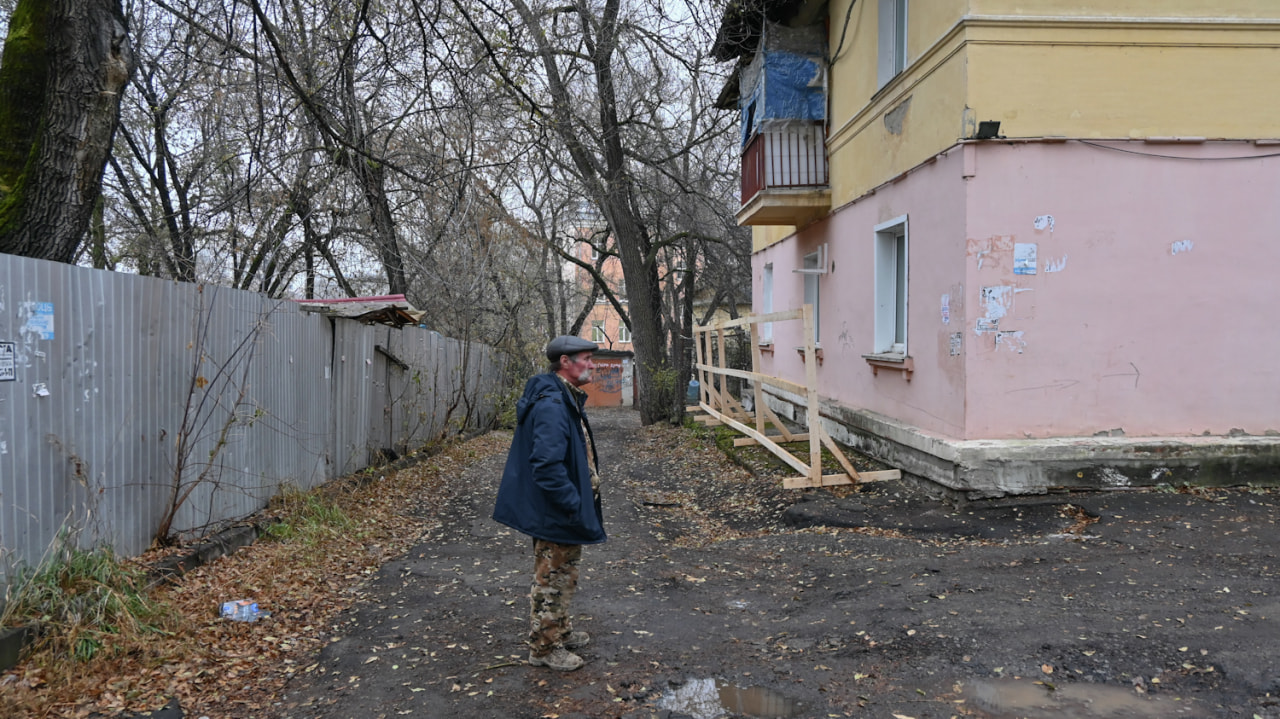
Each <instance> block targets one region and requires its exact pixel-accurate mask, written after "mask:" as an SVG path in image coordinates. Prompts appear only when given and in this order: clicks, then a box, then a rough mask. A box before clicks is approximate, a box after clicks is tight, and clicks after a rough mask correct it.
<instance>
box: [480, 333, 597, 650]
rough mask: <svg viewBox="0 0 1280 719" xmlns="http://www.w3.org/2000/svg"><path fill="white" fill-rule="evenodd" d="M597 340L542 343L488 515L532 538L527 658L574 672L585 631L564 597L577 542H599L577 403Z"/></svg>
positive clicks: (570, 588) (592, 477)
mask: <svg viewBox="0 0 1280 719" xmlns="http://www.w3.org/2000/svg"><path fill="white" fill-rule="evenodd" d="M595 350H596V346H595V345H594V344H592V343H591V342H588V341H586V340H584V339H582V338H580V337H571V336H568V335H562V336H560V337H557V338H555V339H554V340H551V342H550V343H549V344H547V359H548V360H550V361H551V367H550V371H549V372H547V373H545V374H540V375H535V376H534V377H533V378H531V379H530V380H529V381H528V382H527V383H526V384H525V386H524V395H523V396H522V397H520V401H519V402H517V403H516V422H517V424H516V433H515V437H514V438H513V439H512V441H511V451H510V452H509V453H508V454H507V466H506V469H504V470H503V472H502V485H501V486H500V487H499V488H498V500H497V503H496V506H495V507H494V510H493V518H494V519H495V520H497V521H498V522H501V523H502V524H505V525H507V526H508V527H511V528H512V529H515V530H517V531H519V532H522V533H524V534H527V535H529V536H530V537H532V538H533V554H534V569H533V586H532V587H531V588H530V590H529V603H530V611H529V622H530V629H529V664H531V665H533V666H535V667H551V668H552V669H559V670H561V671H573V670H574V669H577V668H579V667H581V666H582V657H579V656H578V655H577V654H574V653H573V652H572V651H570V650H571V649H576V648H579V647H582V646H585V645H586V644H587V643H588V642H589V641H591V637H590V636H588V635H587V633H586V632H575V631H573V627H572V616H571V614H570V609H569V604H570V601H571V600H572V599H573V593H574V591H575V590H576V589H577V586H578V562H579V560H580V559H581V557H582V545H584V544H599V543H600V542H603V541H605V539H606V537H605V533H604V524H603V521H602V519H601V513H600V475H599V465H598V463H597V461H596V450H595V439H594V438H593V437H592V436H591V425H590V424H588V422H587V415H586V413H585V412H584V411H583V406H584V405H585V403H586V400H587V393H586V392H585V391H584V390H582V389H581V387H582V386H583V385H585V384H587V383H588V382H590V381H591V370H593V369H595V363H594V362H592V361H591V353H592V352H594V351H595Z"/></svg>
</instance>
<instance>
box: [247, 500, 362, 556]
mask: <svg viewBox="0 0 1280 719" xmlns="http://www.w3.org/2000/svg"><path fill="white" fill-rule="evenodd" d="M272 507H273V509H274V510H276V511H278V512H280V514H281V515H282V516H281V520H280V521H279V522H277V523H276V524H273V525H271V526H270V527H268V528H267V531H266V536H267V538H269V539H274V540H277V541H296V542H300V543H302V544H304V545H306V546H315V545H317V544H320V543H322V542H324V541H325V540H327V539H330V538H332V537H335V536H337V535H339V534H342V533H344V532H347V531H349V530H351V528H352V527H353V526H354V522H352V520H351V518H350V517H349V516H348V515H347V513H346V512H345V511H343V509H342V507H340V506H338V503H337V502H334V501H333V500H332V499H330V498H328V497H325V496H323V494H322V493H321V492H320V491H319V490H313V491H310V492H305V493H304V492H302V491H301V490H299V489H298V488H297V487H286V488H285V489H284V490H283V491H281V493H280V494H279V495H277V496H276V497H275V498H274V499H273V500H272Z"/></svg>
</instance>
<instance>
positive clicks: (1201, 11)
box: [915, 0, 1280, 18]
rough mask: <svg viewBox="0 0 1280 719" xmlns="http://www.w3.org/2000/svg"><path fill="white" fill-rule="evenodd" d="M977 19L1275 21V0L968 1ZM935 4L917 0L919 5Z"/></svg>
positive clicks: (925, 0)
mask: <svg viewBox="0 0 1280 719" xmlns="http://www.w3.org/2000/svg"><path fill="white" fill-rule="evenodd" d="M968 1H969V6H970V9H969V12H970V13H972V14H975V15H1023V16H1036V17H1050V16H1055V15H1056V16H1071V17H1143V18H1155V17H1165V18H1274V17H1277V14H1278V13H1280V8H1277V7H1276V3H1275V2H1274V0H1030V1H1028V0H968ZM932 2H933V0H915V4H916V5H922V4H923V3H932Z"/></svg>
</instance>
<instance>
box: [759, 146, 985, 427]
mask: <svg viewBox="0 0 1280 719" xmlns="http://www.w3.org/2000/svg"><path fill="white" fill-rule="evenodd" d="M961 168H962V161H961V153H960V152H959V150H956V151H953V152H951V153H949V154H948V155H947V156H943V157H940V158H939V160H938V161H937V162H936V163H934V164H931V165H926V166H924V167H922V168H920V169H918V170H916V171H915V172H913V173H912V174H911V175H910V176H909V177H908V178H907V179H906V180H903V181H902V182H899V183H896V184H893V185H888V186H885V187H883V188H881V189H880V190H879V191H877V192H876V193H875V194H874V195H871V196H869V197H866V198H863V199H862V200H860V201H858V202H856V203H853V204H851V205H849V206H846V207H845V208H843V209H841V210H839V211H838V212H836V213H834V214H833V215H832V216H831V217H829V218H828V219H826V220H824V221H822V222H820V223H816V224H814V225H811V226H810V227H808V228H806V229H805V230H803V231H801V232H800V233H799V234H798V235H797V236H796V237H794V238H791V239H788V240H786V241H784V242H781V243H778V244H777V245H774V246H772V247H769V248H767V249H765V250H762V251H761V252H758V253H756V255H755V256H754V257H753V258H752V269H753V272H754V275H755V277H754V282H753V291H754V293H755V295H754V298H753V302H754V307H755V308H757V311H758V310H759V308H760V307H761V284H762V276H763V268H764V265H765V264H766V263H770V262H772V263H773V266H774V274H773V277H774V296H773V309H774V311H779V312H780V311H783V310H787V309H791V308H795V307H799V306H801V305H802V304H803V301H804V275H800V274H796V273H794V272H792V270H793V269H795V268H797V267H800V266H802V263H803V259H804V256H805V255H806V254H807V253H810V252H813V251H815V250H816V249H817V247H818V246H819V245H821V244H822V243H824V242H825V243H827V246H828V258H829V260H830V262H831V263H832V265H834V269H832V270H831V271H830V273H829V274H827V275H821V276H820V279H819V287H820V289H819V292H820V294H821V307H820V317H819V321H820V324H821V341H820V344H821V346H822V352H823V363H822V365H821V366H820V367H819V369H818V383H819V388H820V389H819V392H820V393H821V394H822V395H823V396H824V397H830V398H834V399H837V400H839V401H841V402H843V403H844V404H846V405H849V406H851V407H855V408H859V409H867V410H871V411H873V412H878V413H881V414H885V415H889V416H891V417H894V418H897V419H899V420H901V421H904V422H907V423H909V424H912V425H914V426H916V427H919V428H921V429H924V430H927V431H930V432H934V433H937V434H942V435H946V436H954V437H959V436H962V435H963V432H964V421H965V414H964V413H965V400H964V387H965V376H964V366H965V361H966V358H965V356H964V355H963V353H961V354H959V355H956V356H952V355H951V354H950V349H949V348H950V334H951V333H952V332H960V331H963V329H964V328H963V325H962V322H961V320H962V317H963V308H962V304H963V302H964V301H965V298H964V293H963V282H964V272H965V269H964V257H965V247H966V245H965V235H964V212H965V195H964V185H963V183H962V182H961V180H960V175H961ZM904 214H905V215H909V217H908V233H909V237H908V244H909V248H908V254H909V257H910V267H909V272H910V277H909V278H908V286H909V297H908V309H907V317H908V320H907V323H908V326H907V335H908V339H907V342H908V348H907V349H908V353H909V354H910V355H911V356H912V357H913V358H915V362H916V372H915V374H914V375H913V377H912V380H911V381H910V382H908V381H906V380H905V379H904V377H903V375H902V373H900V372H896V371H887V370H883V369H882V370H880V371H879V374H873V373H872V369H871V366H870V365H868V364H867V363H866V361H865V360H864V359H863V358H862V355H863V354H866V353H870V352H872V351H873V346H872V341H873V333H874V327H875V314H874V305H875V294H874V293H875V272H874V265H873V259H874V252H875V249H874V248H875V230H874V228H875V226H876V225H878V224H880V223H881V222H885V221H888V220H892V219H894V218H896V217H898V216H900V215H904ZM944 294H949V295H950V296H951V298H952V299H951V305H950V312H951V319H950V324H949V325H948V324H944V323H943V321H942V311H941V297H942V295H944ZM800 330H801V327H800V322H799V321H795V322H787V323H775V325H774V346H775V353H774V355H773V357H772V358H769V357H768V356H767V355H766V357H765V368H764V369H765V371H766V372H776V373H778V374H779V375H780V376H782V377H786V378H788V379H791V380H793V381H797V382H803V381H804V362H803V361H802V358H801V357H800V355H799V353H797V352H796V351H795V348H796V347H798V346H801V345H802V340H801V334H800Z"/></svg>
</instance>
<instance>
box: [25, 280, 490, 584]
mask: <svg viewBox="0 0 1280 719" xmlns="http://www.w3.org/2000/svg"><path fill="white" fill-rule="evenodd" d="M0 343H4V344H0V560H2V561H0V584H3V583H4V581H5V578H6V577H7V576H8V575H9V573H10V571H11V570H12V569H13V567H14V566H16V565H18V564H34V563H37V562H38V561H40V559H41V558H42V557H43V556H44V554H45V552H46V550H47V549H48V548H49V547H50V546H52V545H53V543H54V541H55V539H56V537H57V534H58V532H59V531H60V530H63V529H67V530H68V531H74V532H75V533H76V536H77V537H78V539H79V541H80V544H81V545H83V546H88V545H92V544H97V543H103V542H105V543H109V544H110V545H111V546H113V547H114V548H115V549H116V550H117V551H119V552H121V553H124V554H137V553H140V552H142V551H143V550H145V549H146V548H147V547H148V546H149V544H150V542H151V540H152V537H153V536H154V535H155V534H156V531H157V529H158V528H159V527H160V524H161V521H162V519H163V518H164V517H165V516H166V515H167V514H168V513H169V512H170V509H171V508H172V507H173V506H174V502H173V496H174V492H175V491H177V492H178V493H180V494H181V493H183V492H187V491H189V492H190V494H189V496H187V498H186V500H185V502H183V503H182V504H181V506H180V508H179V509H178V510H177V511H176V512H175V513H174V516H173V526H172V528H171V529H172V531H173V532H178V533H183V532H188V533H192V534H195V533H199V532H200V531H202V530H204V529H207V528H210V527H215V526H218V525H220V524H221V523H224V522H227V521H231V520H235V519H239V518H242V517H244V516H246V515H248V514H251V513H252V512H254V511H256V510H258V509H259V508H261V507H262V506H263V505H264V504H265V503H266V502H267V501H268V500H269V498H270V497H271V496H272V495H273V494H275V493H276V492H278V491H279V490H280V488H281V487H282V486H285V485H297V486H299V487H301V488H304V489H306V488H310V487H313V486H316V485H318V484H320V483H322V482H324V481H325V480H326V479H329V478H333V477H336V476H340V475H342V474H345V473H348V472H351V471H355V470H358V469H361V468H363V467H365V466H367V463H368V462H369V461H370V460H371V458H372V455H371V453H370V450H371V449H380V448H383V447H396V448H397V450H398V451H402V450H403V449H406V448H412V447H414V446H416V445H419V444H421V443H423V442H426V441H429V440H430V439H434V438H436V437H438V436H439V435H440V434H441V433H442V432H444V431H446V427H445V419H446V411H447V407H448V406H449V405H450V404H453V403H454V402H455V401H456V400H457V395H456V392H457V391H458V389H459V388H460V387H462V386H465V387H466V388H467V391H468V393H469V396H468V398H467V400H466V401H462V402H458V406H459V407H462V408H465V407H467V406H471V407H473V408H474V407H483V409H484V411H482V412H479V413H478V414H475V416H474V418H473V419H474V420H475V421H476V422H477V423H479V422H487V421H488V420H489V419H491V417H492V415H491V413H490V412H491V410H490V408H491V407H492V404H491V403H488V400H486V399H484V396H485V394H486V392H487V391H488V388H487V387H486V386H485V385H486V384H487V383H489V382H492V381H496V377H497V376H498V373H497V372H491V371H490V369H491V368H492V367H497V366H500V363H501V360H500V358H498V357H497V355H495V354H494V352H493V351H492V350H491V349H490V348H488V347H485V346H483V345H474V344H473V345H471V346H469V347H468V350H469V351H468V352H467V353H466V355H467V361H468V367H467V368H461V367H458V366H457V363H459V362H461V361H462V357H463V354H464V353H462V352H461V351H459V348H460V347H461V345H460V344H459V343H458V342H456V341H454V340H449V339H446V338H443V337H441V336H440V335H438V334H436V333H434V332H429V331H427V330H423V329H419V328H405V329H404V330H394V329H390V328H387V327H385V326H376V327H369V326H364V325H360V324H358V323H356V322H353V321H349V320H336V321H334V320H329V319H327V318H324V317H321V316H318V315H313V314H308V313H304V312H301V311H299V309H298V308H297V307H296V306H295V305H294V304H293V303H291V302H287V301H285V302H282V301H277V300H270V299H268V298H265V297H263V296H261V295H258V294H254V293H249V292H241V291H237V290H231V289H226V288H215V287H212V286H204V287H203V288H201V287H200V286H197V285H191V284H179V283H174V282H169V281H164V280H157V279H154V278H146V277H137V276H133V275H125V274H118V273H111V272H103V271H98V270H91V269H87V268H81V267H73V266H68V265H62V264H57V263H50V262H43V261H38V260H30V259H25V258H18V257H13V256H10V255H0ZM10 346H12V348H13V353H12V355H10V354H9V353H8V352H7V350H8V348H9V347H10ZM377 346H381V347H383V348H384V349H386V351H387V352H388V353H390V354H392V355H394V356H395V357H396V358H397V359H398V360H399V361H401V362H403V363H405V364H406V365H407V368H405V367H401V366H399V365H398V364H396V363H395V362H391V361H389V360H388V358H387V356H386V354H384V353H382V352H379V351H377V349H376V347H377ZM462 372H465V373H466V375H465V377H466V381H465V383H464V382H462V381H460V379H461V377H462V376H463V375H462V374H461V373H462ZM10 376H11V377H12V379H10ZM189 401H190V409H188V402H189ZM463 411H464V412H465V409H464V410H463ZM184 416H185V420H184ZM460 416H461V415H458V414H457V413H456V412H455V415H454V416H453V418H452V419H453V421H456V420H457V419H458V418H459V417H460ZM182 438H189V440H190V441H189V444H188V445H187V450H186V452H185V453H182V452H179V447H181V446H182V445H181V444H180V439H182Z"/></svg>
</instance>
